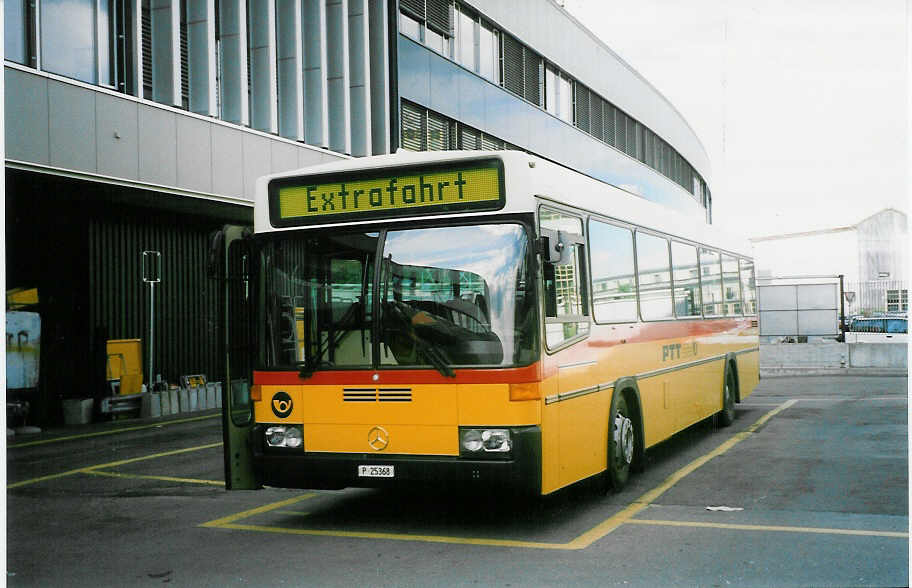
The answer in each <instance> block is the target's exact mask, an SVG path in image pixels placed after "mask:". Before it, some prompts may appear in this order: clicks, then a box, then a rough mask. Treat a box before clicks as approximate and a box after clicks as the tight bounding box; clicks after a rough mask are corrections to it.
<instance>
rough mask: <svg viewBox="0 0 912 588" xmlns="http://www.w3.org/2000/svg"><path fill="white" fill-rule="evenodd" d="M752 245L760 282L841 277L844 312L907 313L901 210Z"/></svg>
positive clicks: (905, 237) (904, 233) (906, 230)
mask: <svg viewBox="0 0 912 588" xmlns="http://www.w3.org/2000/svg"><path fill="white" fill-rule="evenodd" d="M751 242H752V243H753V245H754V255H755V259H756V263H757V267H758V277H760V278H764V277H784V276H824V275H828V276H836V275H843V276H844V282H845V291H846V293H847V294H848V295H847V296H846V314H861V313H869V312H902V311H908V309H909V303H908V288H909V275H910V273H909V261H910V258H909V221H908V217H907V216H906V214H905V213H904V212H902V211H899V210H895V209H893V208H887V209H884V210H881V211H880V212H878V213H876V214H873V215H871V216H869V217H867V218H865V219H862V220H861V221H859V222H858V223H855V224H854V225H850V226H845V227H835V228H831V229H823V230H817V231H807V232H802V233H788V234H784V235H770V236H766V237H755V238H753V239H751ZM850 299H851V300H850Z"/></svg>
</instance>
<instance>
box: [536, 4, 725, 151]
mask: <svg viewBox="0 0 912 588" xmlns="http://www.w3.org/2000/svg"><path fill="white" fill-rule="evenodd" d="M547 2H549V3H551V4H553V5H554V6H555V7H556V8H558V9H560V11H561V13H563V14H564V16H566V17H567V18H568V19H570V21H571V22H572V23H573V24H575V25H576V26H578V27H579V28H580V29H582V30H583V31H584V32H585V33H586V35H587V36H588V37H589V38H590V39H592V40H593V41H595V43H596V44H597V45H599V46H600V47H601V48H602V49H604V50H605V51H607V52H608V53H610V54H611V55H612V56H613V57H615V58H616V59H617V60H618V62H619V63H620V64H621V65H623V66H624V67H625V68H627V69H628V70H629V71H630V73H632V74H633V75H634V76H636V77H637V78H639V79H640V81H642V82H643V83H644V84H646V86H648V87H649V89H651V90H652V91H653V92H655V93H656V95H657V96H658V97H659V98H661V99H662V101H663V102H665V104H667V105H668V107H669V108H671V110H672V111H673V112H674V113H675V114H676V115H678V117H679V118H680V119H681V122H683V123H684V126H686V127H687V129H688V130H689V131H690V132H691V134H692V135H693V136H694V139H696V141H697V144H698V145H699V146H700V149H702V150H703V155H704V156H705V157H706V160H707V161H709V153H708V152H707V151H706V146H705V145H704V144H703V141H702V140H701V139H700V135H698V134H697V132H696V131H695V130H694V128H693V127H692V126H690V122H688V120H687V119H686V118H685V117H684V115H683V114H681V111H679V110H678V109H677V107H675V105H674V104H673V103H672V102H671V101H670V100H669V99H668V98H667V97H666V96H665V94H663V93H662V92H661V90H659V89H658V88H656V87H655V86H654V85H653V84H652V82H650V81H649V80H648V79H646V78H645V77H644V76H643V74H641V73H640V72H638V71H637V70H636V69H634V67H633V66H632V65H630V63H628V62H627V60H626V59H624V58H623V57H621V56H620V55H619V54H618V53H617V52H616V51H615V50H614V49H612V48H611V47H609V46H608V44H607V43H605V42H604V41H603V40H602V39H600V38H599V37H598V35H596V34H595V33H594V32H593V31H592V30H590V29H589V27H587V26H586V25H584V24H583V23H582V22H580V21H579V20H578V19H577V18H576V17H575V16H573V15H572V14H571V13H570V12H569V11H568V10H567V9H566V8H564V7H563V6H561V5H560V4H558V3H557V2H555V0H547Z"/></svg>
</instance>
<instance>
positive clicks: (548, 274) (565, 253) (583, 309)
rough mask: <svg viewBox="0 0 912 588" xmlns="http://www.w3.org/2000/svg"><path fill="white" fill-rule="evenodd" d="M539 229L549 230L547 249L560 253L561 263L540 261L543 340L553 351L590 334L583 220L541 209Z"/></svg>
mask: <svg viewBox="0 0 912 588" xmlns="http://www.w3.org/2000/svg"><path fill="white" fill-rule="evenodd" d="M539 226H540V227H541V228H542V229H545V230H547V231H551V235H555V234H556V237H552V238H550V239H549V247H550V248H552V249H555V250H556V251H560V260H559V261H554V262H550V261H548V260H547V258H546V259H545V260H543V263H542V272H543V276H542V277H543V281H544V283H543V286H544V298H545V300H544V304H545V340H546V342H547V344H548V347H549V348H551V349H554V348H555V347H558V346H560V345H562V344H563V343H565V342H567V341H570V340H571V339H575V338H577V337H582V336H584V335H586V334H587V333H588V332H589V303H588V300H587V298H586V296H587V294H588V293H587V291H586V289H585V284H586V283H587V280H586V276H585V268H586V263H585V250H584V245H583V236H582V235H583V221H582V219H581V218H580V217H578V216H574V215H571V214H567V213H565V212H560V211H557V210H552V209H549V208H541V209H540V210H539Z"/></svg>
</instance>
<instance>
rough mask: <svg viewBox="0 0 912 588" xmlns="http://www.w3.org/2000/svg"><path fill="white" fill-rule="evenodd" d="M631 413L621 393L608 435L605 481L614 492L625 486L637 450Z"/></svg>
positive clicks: (625, 398) (634, 425)
mask: <svg viewBox="0 0 912 588" xmlns="http://www.w3.org/2000/svg"><path fill="white" fill-rule="evenodd" d="M632 416H633V412H632V411H631V410H630V407H629V406H628V404H627V397H626V396H625V395H624V394H623V393H622V394H621V395H620V396H619V397H618V399H617V404H616V405H615V410H614V413H613V414H612V415H611V422H610V427H609V429H610V435H609V437H608V469H607V472H606V479H607V482H608V487H609V488H610V489H612V490H614V491H615V492H617V491H619V490H621V489H622V488H623V487H624V486H626V485H627V480H628V479H629V478H630V470H631V466H632V464H633V460H634V456H635V455H636V450H637V435H636V428H635V427H636V424H635V421H634V420H633V418H631V417H632Z"/></svg>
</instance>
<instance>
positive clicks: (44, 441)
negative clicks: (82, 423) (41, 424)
mask: <svg viewBox="0 0 912 588" xmlns="http://www.w3.org/2000/svg"><path fill="white" fill-rule="evenodd" d="M220 416H221V413H220V412H219V413H217V414H208V415H205V416H198V417H192V418H188V419H178V420H174V421H164V422H161V423H154V424H151V425H139V426H136V427H123V428H122V429H111V430H108V431H96V432H95V433H83V434H81V435H67V436H66V437H54V438H53V439H41V440H40V441H26V442H24V443H14V444H12V445H7V446H6V447H7V449H18V448H20V447H32V446H33V445H45V444H47V443H57V442H59V441H72V440H73V439H87V438H89V437H100V436H102V435H115V434H117V433H126V432H128V431H140V430H142V429H154V428H156V427H165V426H168V425H178V424H180V423H192V422H194V421H202V420H205V419H214V418H217V417H220Z"/></svg>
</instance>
